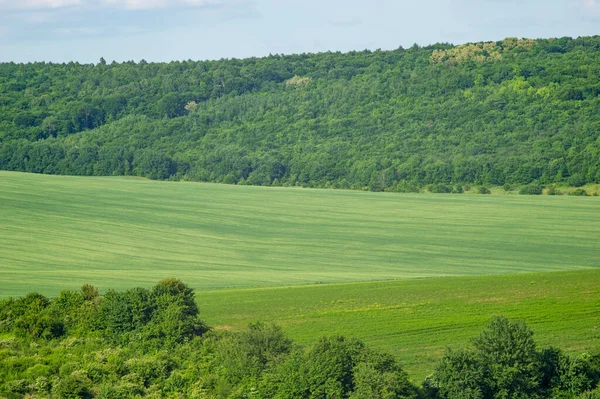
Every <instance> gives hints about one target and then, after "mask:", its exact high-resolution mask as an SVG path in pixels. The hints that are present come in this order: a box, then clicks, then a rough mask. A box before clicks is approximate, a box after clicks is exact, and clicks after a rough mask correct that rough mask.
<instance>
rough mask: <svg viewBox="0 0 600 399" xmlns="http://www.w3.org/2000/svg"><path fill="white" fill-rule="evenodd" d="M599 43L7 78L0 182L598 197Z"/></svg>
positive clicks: (15, 71) (0, 100)
mask: <svg viewBox="0 0 600 399" xmlns="http://www.w3.org/2000/svg"><path fill="white" fill-rule="evenodd" d="M599 50H600V37H599V36H595V37H580V38H577V39H571V38H561V39H540V40H517V39H505V40H502V41H498V42H489V43H472V44H466V45H461V46H453V45H450V44H436V45H432V46H427V47H419V46H413V47H411V48H408V49H404V48H398V49H396V50H392V51H379V50H378V51H360V52H349V53H344V54H342V53H331V52H329V53H319V54H298V55H288V56H281V55H272V56H269V57H265V58H249V59H243V60H238V59H223V60H219V61H202V62H195V61H183V62H171V63H147V62H145V61H141V62H139V63H134V62H125V63H120V64H119V63H115V62H113V63H110V64H107V63H106V62H105V61H104V60H101V62H99V63H98V64H95V65H93V64H78V63H73V62H71V63H67V64H52V63H33V64H14V63H2V64H0V169H4V170H18V171H26V172H33V173H49V174H70V175H89V176H91V175H103V176H104V175H126V176H127V175H132V176H144V177H148V178H151V179H171V180H190V181H208V182H221V183H229V184H252V185H275V186H281V185H301V186H307V187H333V188H351V189H369V190H373V191H382V190H387V191H415V190H418V189H422V188H423V187H425V186H427V185H436V184H437V185H443V186H446V187H455V186H458V185H465V184H471V185H481V186H485V185H496V186H502V185H505V184H508V185H515V186H519V187H520V186H526V185H531V184H533V185H538V186H543V185H550V184H569V185H572V184H576V185H583V184H586V183H599V182H600V112H598V111H599V110H600V96H599V95H600V51H599Z"/></svg>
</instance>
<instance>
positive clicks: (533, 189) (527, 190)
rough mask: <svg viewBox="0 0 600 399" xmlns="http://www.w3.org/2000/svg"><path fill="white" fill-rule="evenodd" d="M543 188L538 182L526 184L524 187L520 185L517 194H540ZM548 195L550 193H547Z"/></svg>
mask: <svg viewBox="0 0 600 399" xmlns="http://www.w3.org/2000/svg"><path fill="white" fill-rule="evenodd" d="M543 191H544V189H543V188H542V186H540V185H539V184H528V185H526V186H524V187H521V189H520V190H519V194H523V195H542V192H543ZM549 195H550V194H549Z"/></svg>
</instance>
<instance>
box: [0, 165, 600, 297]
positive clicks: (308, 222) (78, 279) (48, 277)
mask: <svg viewBox="0 0 600 399" xmlns="http://www.w3.org/2000/svg"><path fill="white" fill-rule="evenodd" d="M599 242H600V199H598V198H595V197H587V198H576V197H567V196H561V197H549V196H542V197H539V196H535V197H529V196H489V195H487V196H486V195H450V194H441V195H434V194H393V193H363V192H352V191H337V190H311V189H290V188H262V187H247V186H228V185H218V184H199V183H180V182H155V181H148V180H142V179H133V178H110V177H108V178H90V177H67V176H47V175H33V174H23V173H13V172H0V264H1V268H0V281H2V284H1V285H0V297H7V296H16V295H23V294H24V293H26V292H30V291H33V290H36V291H39V292H42V293H44V294H47V295H56V294H57V293H58V291H59V290H61V289H77V288H78V287H79V286H81V285H82V284H84V283H90V284H94V285H97V286H98V287H100V288H101V290H102V289H106V288H109V287H110V288H117V289H123V288H128V287H132V286H139V285H142V286H149V285H151V284H154V283H155V282H156V281H158V280H160V279H162V278H165V277H169V276H176V277H178V278H180V279H182V280H183V281H185V282H186V283H188V284H189V285H191V286H193V287H195V288H199V289H207V288H224V287H243V286H276V285H295V284H310V283H317V282H322V283H332V282H351V281H367V280H371V281H373V280H392V279H410V278H424V277H444V276H469V275H496V274H513V273H532V272H544V271H560V270H585V269H591V268H597V267H598V266H599V263H598V259H600V245H598V243H599Z"/></svg>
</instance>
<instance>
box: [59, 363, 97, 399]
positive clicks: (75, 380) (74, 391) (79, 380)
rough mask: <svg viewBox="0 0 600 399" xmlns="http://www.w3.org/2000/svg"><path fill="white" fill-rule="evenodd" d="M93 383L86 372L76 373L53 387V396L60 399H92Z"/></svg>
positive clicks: (60, 380)
mask: <svg viewBox="0 0 600 399" xmlns="http://www.w3.org/2000/svg"><path fill="white" fill-rule="evenodd" d="M91 387H92V382H91V381H90V379H89V378H88V377H87V375H86V374H85V372H84V371H81V370H78V371H74V372H73V373H72V374H71V375H70V376H68V377H66V378H60V379H58V380H57V381H56V383H55V384H54V386H53V387H52V395H53V396H54V397H57V398H59V399H79V398H92V397H93V395H92V391H91Z"/></svg>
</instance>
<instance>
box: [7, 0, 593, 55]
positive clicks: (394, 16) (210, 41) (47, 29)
mask: <svg viewBox="0 0 600 399" xmlns="http://www.w3.org/2000/svg"><path fill="white" fill-rule="evenodd" d="M598 34H600V0H419V1H413V0H406V1H405V0H369V1H364V0H343V1H342V0H302V1H301V0H0V62H9V61H14V62H32V61H46V62H69V61H78V62H81V63H97V62H98V61H99V60H100V58H101V57H104V58H105V59H106V61H107V62H111V61H113V60H116V61H117V62H122V61H128V60H134V61H140V60H141V59H144V60H146V61H149V62H159V61H171V60H188V59H191V60H206V59H211V60H214V59H221V58H246V57H260V56H266V55H269V54H292V53H314V52H322V51H343V52H346V51H351V50H364V49H370V50H376V49H384V50H388V49H395V48H398V47H400V46H402V47H410V46H411V45H413V44H414V43H417V44H419V45H428V44H433V43H439V42H444V43H454V44H461V43H467V42H477V41H489V40H501V39H504V38H506V37H519V38H522V37H528V38H549V37H563V36H570V37H578V36H591V35H598Z"/></svg>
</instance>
